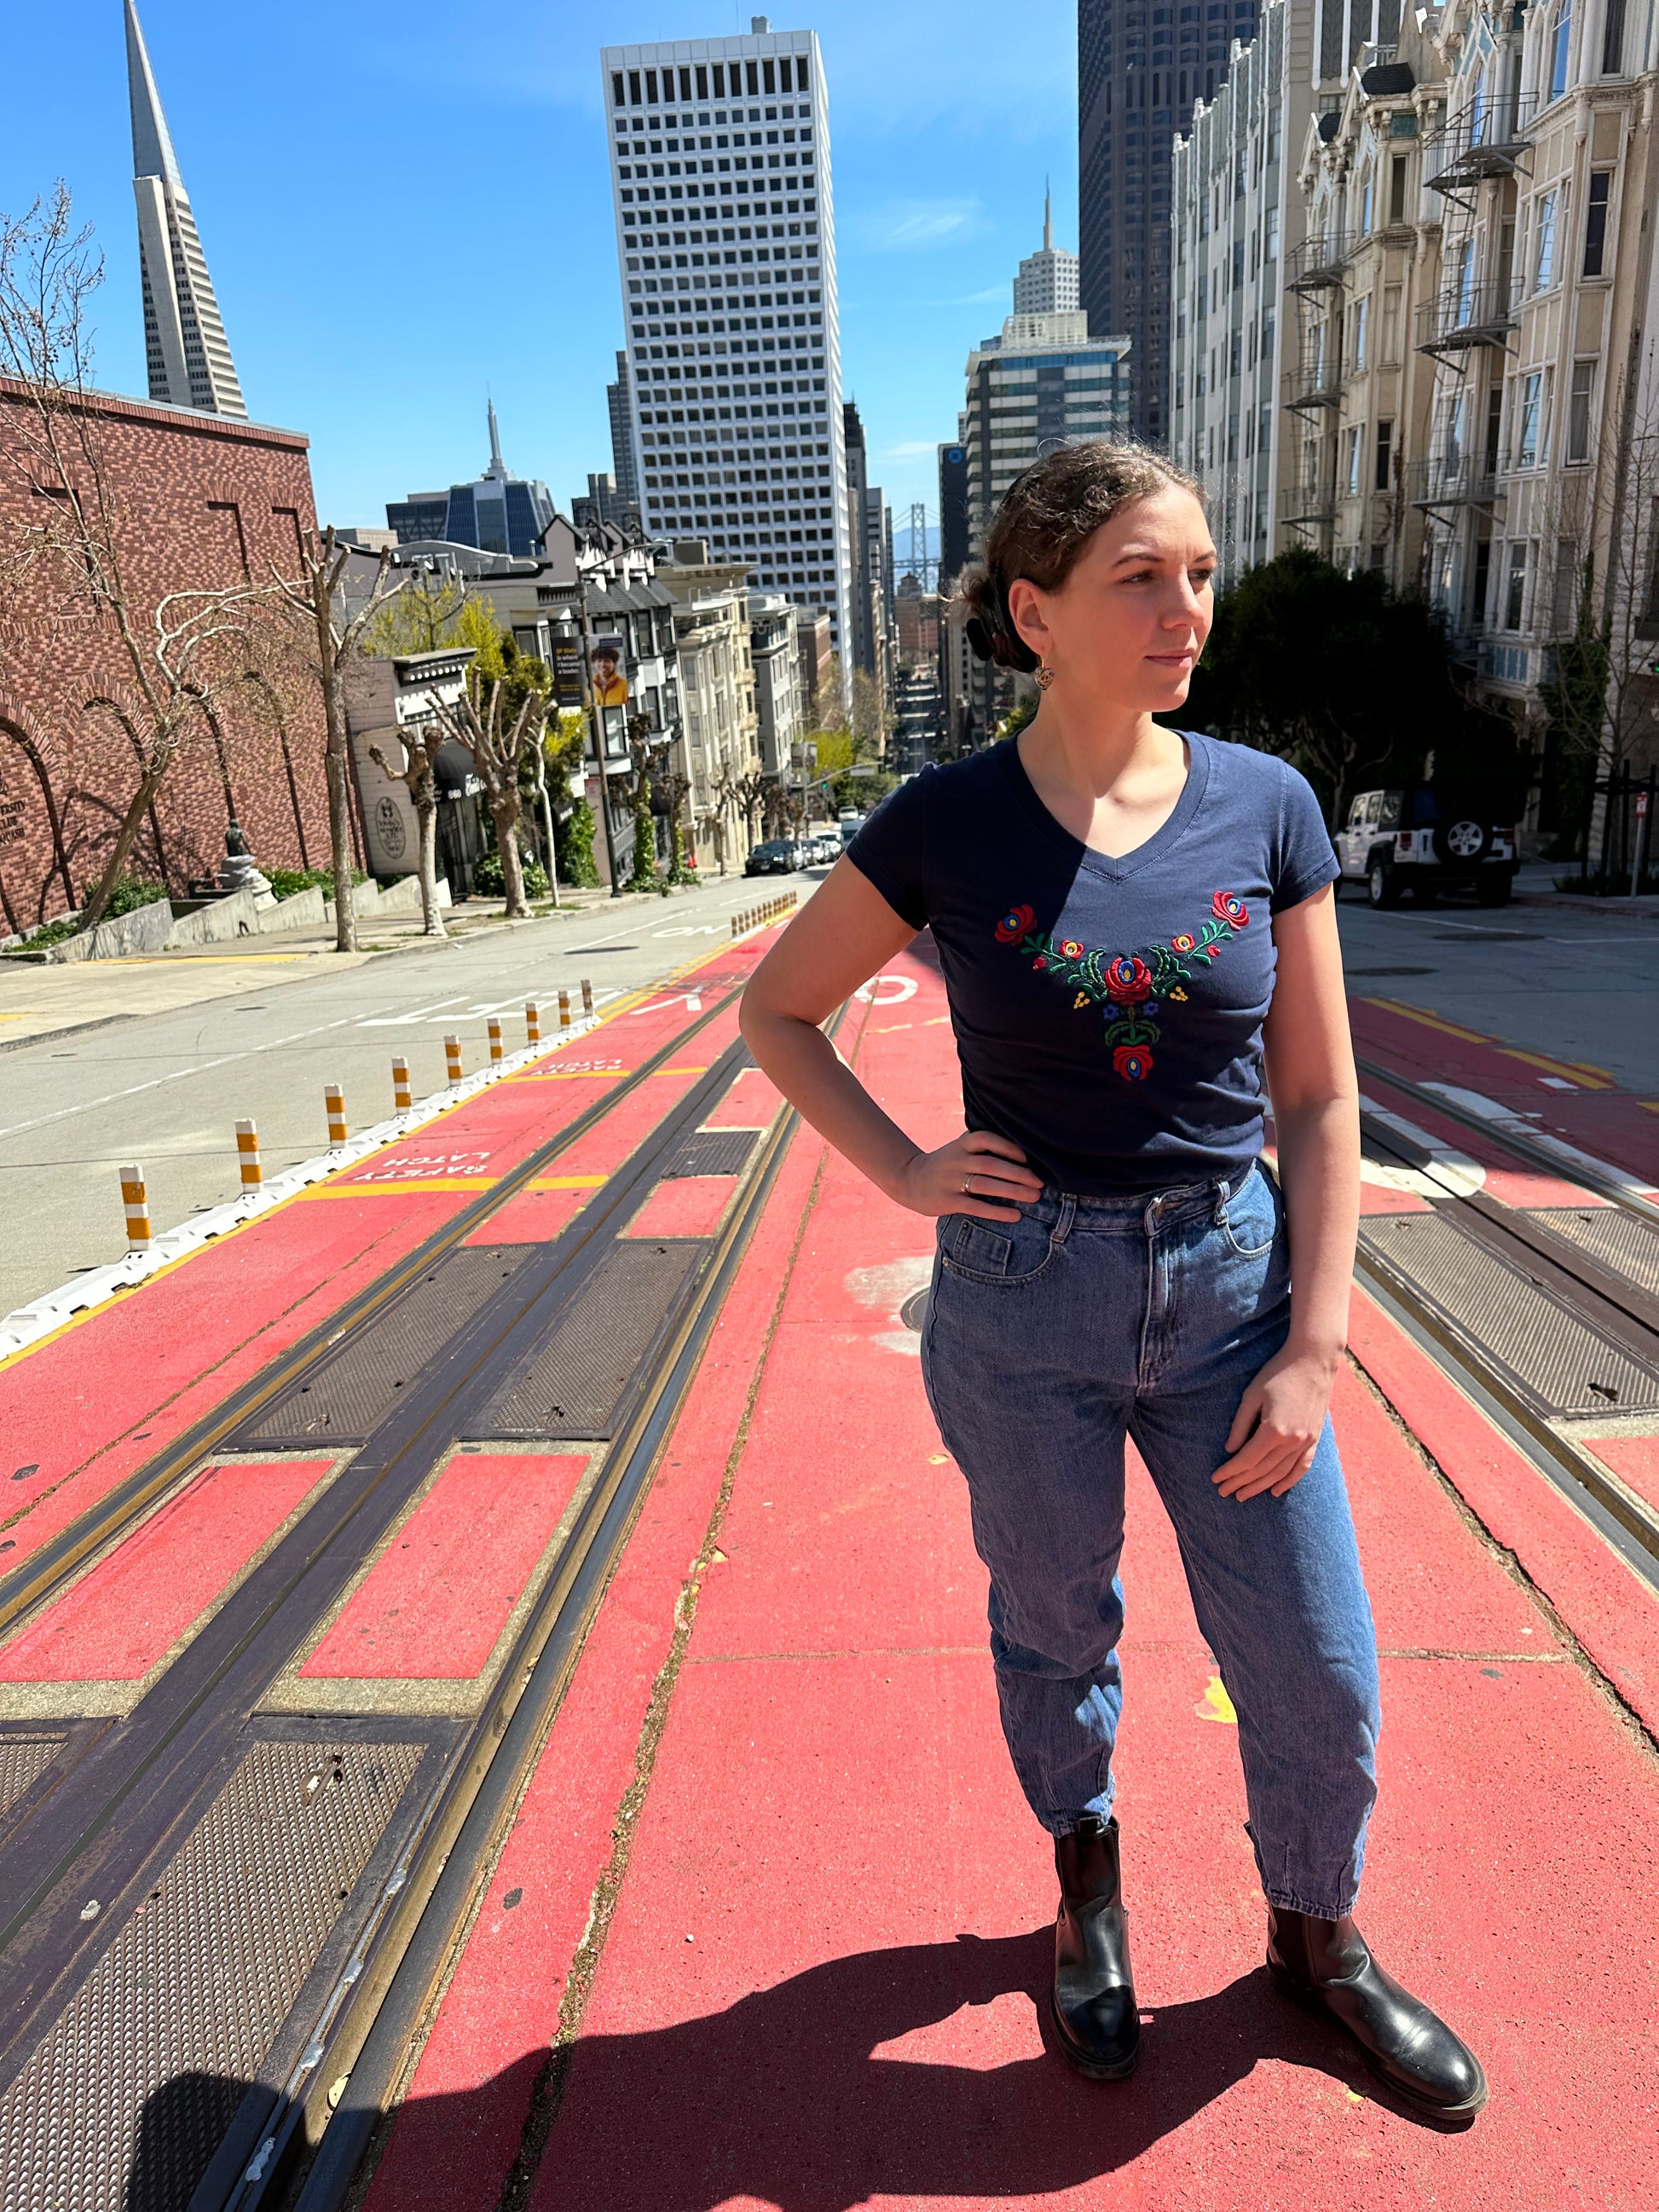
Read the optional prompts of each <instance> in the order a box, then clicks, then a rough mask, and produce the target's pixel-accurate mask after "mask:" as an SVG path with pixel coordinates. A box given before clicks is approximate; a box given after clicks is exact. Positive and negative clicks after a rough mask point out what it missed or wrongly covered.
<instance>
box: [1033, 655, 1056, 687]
mask: <svg viewBox="0 0 1659 2212" xmlns="http://www.w3.org/2000/svg"><path fill="white" fill-rule="evenodd" d="M1031 681H1032V682H1033V683H1034V684H1036V688H1037V690H1039V691H1046V690H1048V686H1049V685H1050V684H1052V683H1053V682H1054V670H1053V669H1052V668H1050V667H1049V665H1048V662H1047V661H1046V660H1040V661H1038V663H1037V665H1036V667H1035V668H1034V669H1033V670H1032V671H1031Z"/></svg>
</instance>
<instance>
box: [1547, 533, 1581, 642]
mask: <svg viewBox="0 0 1659 2212" xmlns="http://www.w3.org/2000/svg"><path fill="white" fill-rule="evenodd" d="M1577 583H1578V548H1577V546H1576V545H1575V544H1573V542H1572V540H1571V538H1557V539H1556V541H1555V574H1554V575H1553V577H1552V578H1551V580H1550V628H1551V629H1553V631H1554V632H1555V635H1557V636H1558V637H1565V635H1566V634H1567V633H1568V631H1569V630H1571V628H1572V623H1573V602H1574V600H1575V599H1577Z"/></svg>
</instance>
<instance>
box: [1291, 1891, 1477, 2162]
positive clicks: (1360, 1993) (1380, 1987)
mask: <svg viewBox="0 0 1659 2212" xmlns="http://www.w3.org/2000/svg"><path fill="white" fill-rule="evenodd" d="M1267 1925H1268V1941H1267V1974H1268V1978H1269V1979H1270V1980H1271V1981H1272V1983H1273V1987H1274V1988H1275V1989H1276V1990H1279V1993H1280V1995H1281V1996H1287V1997H1289V1998H1290V1999H1291V2001H1292V2002H1293V2003H1296V2004H1299V2005H1301V2006H1302V2007H1303V2008H1304V2009H1305V2010H1306V2011H1308V2012H1311V2013H1316V2014H1318V2015H1320V2016H1321V2017H1322V2018H1323V2019H1326V2020H1329V2021H1335V2023H1336V2025H1337V2026H1338V2027H1340V2028H1343V2029H1345V2030H1346V2032H1347V2033H1348V2034H1349V2035H1350V2036H1352V2039H1353V2040H1354V2041H1355V2042H1356V2043H1357V2044H1358V2045H1359V2048H1360V2051H1361V2052H1362V2054H1363V2055H1364V2061H1365V2063H1366V2065H1367V2066H1368V2067H1369V2068H1370V2071H1371V2072H1372V2073H1373V2074H1374V2075H1376V2078H1377V2080H1378V2081H1383V2082H1385V2083H1386V2084H1387V2086H1388V2087H1389V2088H1390V2089H1392V2090H1393V2091H1394V2092H1395V2094H1396V2096H1400V2097H1403V2098H1404V2099H1405V2100H1406V2101H1407V2104H1410V2105H1413V2106H1416V2107H1417V2109H1418V2110H1419V2112H1429V2113H1432V2114H1433V2115H1434V2116H1435V2118H1438V2119H1443V2120H1462V2119H1472V2118H1474V2114H1475V2113H1476V2112H1479V2111H1480V2107H1481V2106H1483V2105H1484V2104H1485V2103H1486V2075H1484V2074H1483V2073H1482V2072H1481V2070H1480V2060H1479V2059H1478V2058H1477V2057H1475V2055H1474V2052H1473V2051H1471V2050H1469V2048H1468V2045H1466V2044H1464V2043H1462V2042H1461V2041H1460V2040H1459V2039H1458V2038H1457V2037H1456V2036H1455V2035H1454V2034H1453V2033H1452V2032H1451V2030H1450V2028H1449V2027H1447V2025H1446V2023H1445V2021H1443V2020H1441V2019H1438V2018H1437V2016H1436V2015H1435V2014H1433V2013H1431V2011H1430V2010H1429V2008H1428V2007H1427V2005H1425V2004H1424V2003H1422V2002H1420V2001H1419V1999H1418V1998H1416V1997H1414V1996H1412V1994H1411V1992H1410V1990H1402V1989H1401V1986H1400V1984H1399V1983H1398V1982H1396V1981H1395V1979H1394V1978H1393V1976H1392V1975H1391V1974H1385V1973H1384V1972H1383V1969H1382V1967H1381V1966H1378V1965H1377V1963H1376V1960H1375V1959H1373V1958H1372V1956H1371V1954H1370V1947H1369V1946H1368V1945H1367V1943H1366V1942H1365V1939H1364V1936H1362V1935H1361V1934H1360V1932H1359V1930H1358V1928H1356V1927H1355V1926H1354V1923H1353V1921H1352V1918H1351V1917H1349V1918H1344V1919H1341V1920H1316V1919H1315V1918H1314V1917H1313V1916H1312V1914H1311V1913H1307V1912H1285V1911H1280V1910H1279V1907H1278V1906H1277V1905H1270V1906H1269V1907H1268V1909H1267Z"/></svg>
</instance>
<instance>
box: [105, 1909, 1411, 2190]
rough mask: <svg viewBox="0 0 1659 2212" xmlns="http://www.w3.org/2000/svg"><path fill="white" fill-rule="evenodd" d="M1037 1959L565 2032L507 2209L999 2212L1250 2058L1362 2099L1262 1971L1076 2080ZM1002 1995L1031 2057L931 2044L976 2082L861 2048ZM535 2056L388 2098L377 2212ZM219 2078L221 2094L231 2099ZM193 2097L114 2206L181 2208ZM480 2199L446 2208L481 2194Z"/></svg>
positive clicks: (1181, 2120) (1007, 1950)
mask: <svg viewBox="0 0 1659 2212" xmlns="http://www.w3.org/2000/svg"><path fill="white" fill-rule="evenodd" d="M1052 1945H1053V1937H1052V1936H1051V1934H1050V1931H1049V1930H1048V1928H1046V1927H1044V1928H1042V1929H1038V1930H1036V1932H1034V1933H1033V1934H1030V1935H1024V1936H1006V1937H1000V1938H995V1939H992V1940H988V1941H985V1940H981V1939H979V1938H977V1937H975V1936H958V1937H957V1939H956V1941H955V1942H951V1943H933V1944H918V1945H913V1946H909V1947H908V1948H894V1949H891V1950H883V1951H866V1952H860V1953H858V1954H854V1955H853V1956H851V1957H848V1958H845V1959H836V1960H829V1962H827V1963H826V1964H824V1965H823V1966H814V1967H811V1968H810V1969H809V1970H808V1971H807V1972H805V1973H801V1974H798V1975H795V1976H793V1977H792V1978H790V1979H788V1980H787V1981H783V1982H780V1983H777V1984H775V1985H774V1986H773V1987H771V1988H769V1989H766V1990H758V1991H757V1992H756V1993H755V1994H754V1995H753V1996H747V1997H744V1998H741V1999H739V2000H738V2002H737V2003H735V2004H733V2005H732V2006H730V2007H728V2008H727V2009H726V2011H724V2012H719V2013H713V2014H708V2015H703V2016H702V2017H699V2018H696V2019H691V2020H687V2021H682V2022H678V2023H677V2024H676V2025H674V2026H672V2027H665V2028H659V2029H654V2030H647V2031H643V2032H641V2033H637V2034H631V2035H592V2036H585V2037H583V2038H582V2039H580V2042H579V2043H578V2045H577V2046H576V2048H575V2051H574V2054H573V2056H572V2059H571V2063H570V2065H569V2068H568V2073H567V2074H566V2075H565V2077H564V2080H563V2082H562V2094H561V2096H560V2100H559V2106H558V2110H557V2112H556V2115H549V2114H548V2113H546V2112H542V2113H540V2114H539V2115H536V2116H532V2121H531V2128H530V2139H539V2138H540V2137H541V2136H542V2134H543V2132H544V2129H545V2125H546V2121H547V2119H548V2118H550V2117H551V2118H552V2127H551V2130H550V2134H549V2135H548V2136H547V2138H546V2148H545V2151H544V2154H543V2155H542V2157H541V2159H540V2161H539V2172H538V2173H537V2175H536V2176H535V2178H534V2179H533V2180H532V2181H531V2182H530V2187H529V2191H528V2198H527V2201H528V2202H529V2203H532V2205H537V2206H544V2205H548V2204H557V2205H559V2206H561V2207H563V2208H567V2212H712V2208H714V2207H716V2206H719V2205H721V2204H724V2203H728V2202H729V2201H731V2200H732V2199H733V2198H738V2199H740V2200H743V2201H750V2200H753V2201H755V2202H757V2203H763V2204H768V2205H775V2206H777V2207H778V2208H780V2212H848V2208H850V2207H853V2206H855V2205H859V2204H862V2203H865V2202H866V2201H867V2200H868V2199H869V2198H870V2197H872V2196H885V2197H900V2198H909V2197H922V2198H926V2197H951V2198H959V2197H967V2198H970V2199H971V2198H986V2199H991V2200H996V2199H1002V2200H1004V2201H1012V2202H1018V2201H1021V2200H1026V2199H1030V2198H1032V2197H1041V2196H1043V2195H1045V2194H1047V2193H1048V2192H1049V2191H1058V2190H1064V2189H1068V2188H1076V2187H1077V2186H1079V2185H1081V2184H1083V2183H1086V2182H1088V2181H1091V2180H1094V2179H1100V2178H1102V2177H1104V2176H1106V2175H1109V2174H1112V2173H1115V2172H1118V2171H1119V2170H1120V2169H1121V2168H1122V2167H1125V2166H1130V2165H1132V2164H1133V2161H1134V2160H1137V2159H1138V2158H1139V2157H1140V2156H1142V2155H1143V2154H1145V2153H1146V2151H1147V2150H1149V2149H1150V2148H1152V2145H1154V2144H1155V2143H1157V2142H1158V2141H1159V2140H1160V2139H1161V2138H1162V2137H1164V2136H1167V2135H1170V2134H1173V2133H1174V2132H1175V2131H1176V2130H1178V2129H1180V2128H1181V2127H1182V2126H1183V2125H1184V2124H1186V2123H1187V2122H1188V2121H1189V2120H1190V2119H1192V2118H1194V2115H1195V2114H1197V2113H1198V2112H1201V2111H1202V2110H1203V2109H1204V2107H1205V2106H1207V2105H1209V2104H1212V2102H1213V2101H1214V2100H1216V2099H1217V2098H1218V2097H1219V2096H1221V2095H1223V2094H1224V2093H1225V2091H1227V2090H1228V2089H1230V2088H1231V2087H1232V2086H1233V2085H1234V2084H1235V2083H1236V2082H1237V2081H1242V2080H1243V2078H1244V2077H1245V2076H1246V2075H1249V2073H1250V2072H1251V2071H1252V2070H1253V2069H1254V2068H1255V2065H1256V2064H1257V2063H1258V2061H1260V2060H1262V2059H1279V2060H1282V2061H1285V2062H1286V2063H1290V2064H1291V2065H1297V2066H1305V2067H1308V2068H1310V2069H1314V2070H1316V2071H1320V2072H1323V2073H1325V2074H1327V2075H1329V2076H1330V2077H1331V2078H1332V2079H1333V2080H1334V2081H1340V2082H1343V2083H1344V2084H1345V2085H1349V2086H1353V2087H1359V2086H1360V2085H1362V2084H1364V2087H1365V2093H1367V2094H1368V2095H1369V2094H1374V2093H1375V2089H1374V2085H1371V2084H1370V2082H1369V2081H1368V2077H1367V2076H1366V2075H1364V2070H1363V2069H1362V2068H1361V2067H1360V2066H1359V2063H1358V2060H1357V2059H1356V2060H1353V2061H1352V2063H1350V2062H1349V2060H1348V2057H1347V2054H1346V2052H1345V2051H1343V2050H1342V2049H1341V2048H1340V2045H1336V2044H1335V2043H1334V2039H1331V2038H1329V2037H1328V2036H1327V2035H1326V2034H1325V2033H1323V2032H1322V2031H1321V2030H1320V2028H1319V2027H1317V2026H1316V2025H1315V2024H1313V2023H1310V2022H1308V2021H1304V2020H1303V2019H1302V2017H1301V2016H1300V2015H1297V2013H1295V2012H1294V2011H1292V2010H1291V2008H1288V2007H1286V2006H1285V2004H1284V2003H1283V2002H1281V2001H1280V2000H1279V1999H1278V1998H1277V1997H1275V1996H1273V1993H1272V1991H1271V1990H1269V1988H1268V1986H1267V1978H1266V1975H1265V1974H1264V1973H1263V1972H1260V1971H1258V1972H1254V1973H1249V1974H1244V1975H1241V1976H1240V1977H1239V1978H1237V1980H1236V1981H1233V1982H1230V1983H1229V1984H1227V1985H1226V1986H1225V1988H1224V1989H1220V1990H1216V1991H1214V1992H1213V1993H1212V1994H1211V1995H1210V1996H1204V1997H1199V1998H1195V1999H1193V2000H1192V2001H1190V2002H1187V2003H1183V2004H1171V2005H1163V2006H1159V2007H1158V2008H1156V2009H1149V2010H1148V2011H1147V2012H1146V2014H1145V2015H1143V2016H1144V2019H1145V2022H1146V2025H1145V2032H1144V2040H1143V2044H1142V2055H1141V2063H1140V2067H1139V2071H1138V2073H1137V2074H1136V2075H1135V2076H1134V2078H1133V2080H1132V2081H1128V2082H1123V2083H1106V2084H1093V2083H1090V2082H1085V2081H1080V2080H1079V2079H1078V2077H1077V2076H1076V2075H1073V2074H1072V2073H1071V2072H1070V2070H1069V2069H1067V2068H1066V2066H1065V2065H1064V2064H1063V2063H1061V2061H1060V2059H1059V2058H1058V2057H1056V2056H1055V2055H1054V2044H1053V2033H1052V2030H1051V2028H1050V2027H1049V2024H1048V1976H1049V1972H1050V1969H1051V1965H1052V1959H1053V1949H1052ZM1005 1998H1013V1999H1016V2000H1018V2002H1019V2003H1020V2005H1021V2006H1022V2008H1023V2007H1024V2005H1030V2007H1031V2008H1032V2012H1033V2015H1034V2017H1035V2019H1036V2022H1037V2023H1038V2024H1039V2026H1040V2028H1041V2032H1042V2040H1043V2044H1044V2046H1045V2047H1044V2050H1043V2051H1042V2054H1041V2055H1040V2056H1039V2055H1036V2054H1034V2055H1032V2056H1031V2057H1021V2058H1018V2059H1014V2060H1012V2061H1007V2062H1006V2063H998V2059H997V2054H998V2052H999V2051H1000V2050H1006V2048H1007V2046H1008V2045H1009V2043H1010V2041H1011V2040H1018V2042H1019V2043H1021V2044H1023V2045H1029V2043H1030V2033H1029V2030H1027V2029H1025V2028H1024V2026H1023V2025H1022V2027H1020V2028H1018V2029H1012V2028H1011V2026H1010V2025H1009V2024H1008V2023H1007V2022H1006V2021H1005V2022H1002V2023H999V2024H995V2025H993V2024H991V2023H988V2022H987V2023H986V2024H985V2027H984V2028H983V2029H982V2030H981V2029H980V2028H978V2027H974V2026H971V2025H970V2026H969V2027H968V2028H967V2029H966V2030H965V2031H964V2029H963V2027H961V2026H960V2025H959V2026H958V2027H957V2029H956V2030H955V2031H953V2032H952V2033H951V2042H952V2045H953V2046H954V2047H956V2048H958V2049H959V2048H961V2047H962V2046H963V2044H964V2043H968V2044H969V2045H971V2044H973V2043H975V2042H977V2043H978V2044H979V2045H981V2048H982V2051H983V2054H984V2064H983V2066H982V2067H980V2066H975V2065H974V2064H972V2063H969V2064H955V2063H930V2062H928V2061H926V2060H923V2059H918V2058H915V2057H904V2056H901V2055H896V2054H893V2055H889V2054H888V2053H887V2052H886V2051H884V2048H883V2046H884V2045H891V2044H894V2043H896V2042H898V2041H899V2040H900V2039H902V2038H905V2037H907V2036H911V2035H915V2034H917V2033H919V2032H920V2033H925V2032H926V2031H927V2030H928V2029H929V2028H931V2027H934V2026H936V2025H938V2024H939V2023H940V2022H943V2021H948V2020H950V2019H951V2017H952V2016H953V2015H956V2014H957V2013H959V2012H960V2011H961V2010H962V2009H963V2008H964V2007H968V2008H974V2007H981V2006H988V2005H992V2004H994V2003H995V2002H997V2001H998V2000H1000V1999H1005ZM543 2070H544V2054H533V2055H532V2056H530V2057H526V2059H525V2060H523V2061H520V2063H519V2064H518V2065H516V2066H515V2067H514V2068H513V2069H510V2070H509V2072H508V2073H507V2074H506V2075H498V2076H496V2077H495V2078H494V2079H493V2080H491V2081H487V2082H485V2083H484V2084H483V2086H482V2087H480V2088H479V2089H477V2091H475V2092H472V2093H469V2094H466V2095H464V2096H444V2097H431V2098H423V2099H422V2098H417V2099H416V2100H413V2101H411V2102H410V2104H409V2105H408V2106H405V2107H404V2111H403V2112H402V2114H401V2115H400V2117H399V2119H398V2125H397V2128H396V2130H395V2131H394V2136H393V2140H392V2145H391V2146H390V2148H389V2149H388V2152H387V2160H388V2161H389V2164H388V2165H386V2166H383V2168H382V2171H381V2173H380V2183H381V2185H382V2199H383V2201H384V2185H386V2184H387V2183H392V2185H393V2187H392V2201H393V2202H394V2203H398V2204H399V2205H400V2206H401V2205H402V2204H403V2203H404V2201H405V2199H404V2195H403V2185H404V2184H408V2185H411V2187H412V2194H411V2195H410V2197H408V2199H407V2202H408V2203H410V2204H414V2203H419V2205H420V2206H421V2207H422V2208H423V2212H424V2208H425V2207H427V2206H428V2205H430V2206H433V2207H435V2206H437V2205H440V2204H448V2203H459V2202H460V2201H461V2199H460V2197H453V2196H452V2195H451V2193H450V2187H453V2185H454V2184H453V2182H452V2183H451V2184H450V2185H449V2186H447V2185H446V2182H445V2180H444V2179H441V2176H444V2175H448V2176H451V2177H457V2176H459V2173H461V2172H465V2170H466V2166H467V2163H468V2160H469V2159H470V2157H471V2156H472V2155H474V2154H475V2151H476V2153H483V2152H484V2146H485V2144H486V2142H491V2141H493V2142H500V2141H501V2134H502V2129H503V2123H504V2122H505V2123H506V2124H507V2126H508V2127H513V2126H516V2125H517V2124H518V2123H519V2122H520V2121H522V2120H523V2119H524V2118H525V2117H526V2114H527V2113H529V2111H530V2106H531V2103H532V2093H534V2089H535V2084H536V2079H537V2076H538V2074H540V2073H542V2072H543ZM555 2078H556V2077H555ZM218 2086H219V2087H220V2088H221V2091H223V2089H224V2088H226V2087H232V2086H234V2087H240V2085H228V2084H221V2085H218ZM203 2087H204V2077H202V2076H200V2075H184V2076H180V2077H179V2079H178V2080H176V2081H173V2082H170V2083H169V2084H167V2087H165V2088H163V2089H161V2090H160V2091H158V2092H157V2093H155V2095H154V2096H153V2097H152V2098H151V2099H150V2100H149V2104H148V2105H147V2106H146V2107H145V2110H144V2113H143V2120H142V2123H141V2126H140V2131H139V2140H138V2146H137V2157H136V2160H135V2163H134V2166H133V2170H132V2173H131V2178H130V2179H129V2182H128V2185H127V2194H126V2197H125V2204H126V2207H127V2208H128V2212H140V2208H142V2212H163V2208H165V2212H173V2208H174V2207H179V2208H180V2212H182V2207H183V2206H184V2205H185V2203H188V2201H189V2193H190V2191H189V2185H188V2184H186V2185H185V2190H184V2192H183V2194H182V2195H179V2194H174V2193H173V2191H177V2189H178V2186H179V2178H180V2177H179V2163H178V2154H179V2133H180V2122H181V2121H184V2120H185V2119H186V2116H187V2114H189V2113H190V2112H199V2109H200V2104H201V2099H202V2093H203ZM509 2113H510V2114H512V2115H513V2118H511V2119H508V2118H507V2115H508V2114H509ZM538 2122H539V2124H538ZM469 2147H475V2149H470V2148H469ZM485 2163H486V2164H487V2163H488V2154H485ZM417 2177H418V2178H417ZM527 2178H528V2177H526V2179H527ZM461 2195H462V2197H465V2201H466V2203H469V2204H471V2203H475V2202H476V2203H486V2202H489V2203H493V2202H494V2201H495V2184H493V2183H486V2184H484V2185H482V2186H481V2187H479V2189H478V2190H477V2195H476V2197H475V2195H474V2193H473V2191H472V2190H471V2189H463V2190H462V2191H461ZM514 2196H515V2200H517V2198H518V2192H517V2191H515V2192H514Z"/></svg>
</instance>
